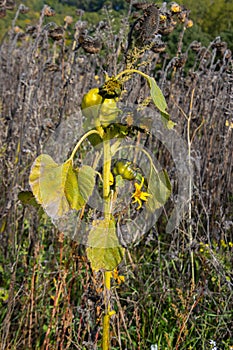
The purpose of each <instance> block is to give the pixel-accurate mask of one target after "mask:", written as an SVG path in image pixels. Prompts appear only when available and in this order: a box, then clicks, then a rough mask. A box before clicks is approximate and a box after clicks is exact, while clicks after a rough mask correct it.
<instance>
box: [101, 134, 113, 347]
mask: <svg viewBox="0 0 233 350" xmlns="http://www.w3.org/2000/svg"><path fill="white" fill-rule="evenodd" d="M103 140H104V142H103V150H104V164H103V197H104V218H105V220H106V221H107V220H109V221H110V217H111V210H110V209H111V201H110V172H111V148H110V139H109V137H108V132H107V134H106V135H105V137H104V139H103ZM111 275H112V272H111V271H105V272H104V290H105V295H104V302H105V314H104V319H103V340H102V350H109V347H110V309H111V306H110V297H109V296H110V288H111Z"/></svg>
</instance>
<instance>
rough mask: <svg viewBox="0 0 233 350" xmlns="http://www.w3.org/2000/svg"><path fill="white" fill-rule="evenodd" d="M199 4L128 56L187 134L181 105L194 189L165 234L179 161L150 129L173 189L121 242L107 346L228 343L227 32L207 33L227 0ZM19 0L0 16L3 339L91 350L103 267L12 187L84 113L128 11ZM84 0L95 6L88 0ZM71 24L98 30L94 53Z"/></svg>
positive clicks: (230, 82)
mask: <svg viewBox="0 0 233 350" xmlns="http://www.w3.org/2000/svg"><path fill="white" fill-rule="evenodd" d="M199 2H200V6H199V7H198V10H197V8H196V10H195V7H194V1H191V0H190V1H188V0H187V2H185V5H186V6H187V7H189V8H190V9H191V10H193V11H192V16H191V17H192V18H193V19H194V22H196V23H197V24H195V25H194V27H193V28H189V29H186V30H185V32H182V29H183V26H180V27H179V26H178V27H177V29H176V30H177V31H175V30H174V31H173V32H172V33H171V34H170V36H169V39H167V38H165V37H163V36H162V39H164V42H167V48H166V50H165V51H163V52H154V51H152V50H144V51H143V52H142V54H141V55H139V56H137V57H136V56H135V55H136V53H134V54H133V55H132V56H131V60H132V59H135V66H136V67H138V68H139V69H141V70H143V71H144V72H145V73H147V74H151V75H152V76H154V77H155V78H156V80H157V82H158V84H159V85H160V87H161V88H162V90H163V92H164V94H165V97H166V100H167V102H168V105H169V112H170V115H171V118H172V120H173V121H175V122H176V123H177V125H176V130H177V132H178V134H179V135H182V137H183V138H184V139H187V132H188V129H187V119H186V117H187V116H191V130H190V131H191V135H194V136H195V137H193V140H192V145H191V148H192V149H191V152H192V153H191V154H192V157H193V166H194V194H193V198H192V220H191V223H190V222H188V220H187V219H188V218H187V217H186V216H184V218H183V219H182V222H181V224H180V225H179V227H178V228H177V229H176V230H175V231H174V232H173V233H172V234H167V233H165V226H166V214H167V215H169V213H170V212H171V210H172V208H173V206H174V201H175V194H176V186H177V170H176V169H175V165H174V164H173V161H172V159H171V157H170V155H169V154H168V152H167V151H166V149H165V148H164V147H163V145H162V144H160V143H159V142H158V141H156V140H153V139H150V143H149V147H150V148H151V150H152V151H155V150H156V152H157V153H156V154H157V157H158V160H159V161H160V163H161V164H162V165H164V167H166V169H169V176H170V177H171V178H172V179H173V188H174V198H172V199H171V201H170V202H169V203H168V204H167V206H166V208H164V213H165V215H163V216H162V217H161V219H160V220H159V222H158V224H157V225H156V227H153V228H152V229H151V231H150V232H148V234H147V235H146V236H145V237H144V238H143V239H142V240H140V241H139V242H136V243H135V244H134V246H132V247H129V249H128V250H127V254H126V258H125V261H124V263H123V264H122V265H121V266H120V274H123V275H124V276H125V283H122V284H120V285H119V284H118V283H117V281H116V282H115V284H116V288H115V289H113V291H112V293H113V295H112V299H113V308H114V309H115V310H116V312H117V313H116V315H115V316H114V317H113V319H112V325H111V326H112V328H111V332H112V333H111V334H112V349H150V346H151V345H155V344H157V345H158V349H164V350H165V349H169V350H173V349H183V350H187V349H203V350H204V349H205V350H206V349H214V345H213V344H214V342H216V344H217V346H218V349H222V350H225V349H231V348H232V346H233V335H232V329H233V314H232V310H233V303H232V300H233V298H232V297H233V289H232V287H233V275H232V267H233V266H232V250H233V222H232V203H233V193H232V164H233V152H232V144H233V137H232V122H233V121H232V107H233V105H232V104H233V102H232V101H233V79H232V55H231V51H230V50H229V47H230V45H231V44H232V40H230V41H229V43H228V45H226V44H225V43H223V41H222V40H221V39H219V38H218V39H215V38H214V37H213V35H217V36H219V34H220V32H218V28H219V30H221V32H222V33H226V37H227V35H229V36H228V37H231V36H230V35H231V34H230V33H228V30H229V31H232V21H231V20H229V19H230V14H231V13H232V12H231V11H232V3H231V2H227V1H225V2H223V1H220V0H219V1H215V2H214V3H213V6H212V7H211V6H209V7H207V6H206V4H207V3H208V2H206V1H204V0H203V1H202V2H201V0H199ZM91 3H92V6H94V5H96V6H98V4H99V2H96V3H95V2H94V1H93V2H91ZM115 3H116V4H117V3H118V2H115ZM115 3H114V4H115ZM24 4H25V6H28V7H29V8H30V11H29V12H28V13H25V14H23V13H19V16H18V17H17V18H16V17H15V15H16V11H17V7H16V8H15V9H14V10H13V11H10V10H7V14H6V17H4V18H1V19H0V21H1V22H0V23H1V32H2V29H3V28H4V29H8V31H6V32H5V35H4V37H2V41H1V48H0V66H1V70H0V81H1V82H2V83H1V85H0V169H1V177H0V189H1V198H0V203H1V207H0V220H1V221H0V243H1V244H0V310H1V311H0V323H1V329H0V344H1V349H3V350H5V349H9V350H13V349H17V350H19V349H22V350H25V349H83V350H84V349H90V350H93V349H98V348H100V343H101V332H100V324H101V322H102V321H101V315H102V305H103V300H102V299H101V293H100V292H101V290H102V288H103V286H102V284H101V278H100V277H101V276H100V275H99V274H98V273H97V274H94V273H92V271H91V270H90V267H89V263H88V261H87V259H86V257H85V252H84V250H83V247H80V246H78V245H77V244H76V243H75V242H73V241H72V240H70V239H69V238H68V237H64V236H63V234H62V233H61V232H58V230H57V229H56V228H55V227H54V226H53V225H52V223H51V222H50V220H49V219H48V217H47V216H46V215H45V214H43V213H38V210H37V208H35V207H33V206H29V205H23V203H22V202H21V201H20V200H19V199H18V194H19V192H20V191H22V190H28V189H29V185H28V174H29V171H30V167H31V165H32V162H33V160H34V159H35V157H36V156H37V155H39V154H40V153H41V149H42V146H43V144H44V143H45V142H46V140H47V139H48V138H49V136H50V135H51V134H53V132H54V130H55V129H56V127H57V126H59V125H60V123H61V121H62V120H64V119H66V120H67V121H68V122H69V120H72V117H73V116H75V117H76V118H77V119H78V120H79V123H80V125H81V123H82V119H81V117H80V103H81V99H82V96H83V94H84V93H85V92H86V91H88V89H90V88H91V87H94V86H96V85H99V84H101V83H102V82H103V74H104V72H105V71H107V72H108V74H109V75H112V74H115V73H116V71H119V70H121V69H123V67H125V64H126V60H125V59H126V57H125V53H124V52H125V51H124V48H125V47H126V45H127V34H128V29H129V23H132V21H133V19H132V17H131V16H128V9H129V5H128V4H126V3H123V2H119V6H120V10H119V12H117V17H116V12H114V10H111V9H107V8H105V9H102V10H101V9H100V12H98V13H94V12H92V13H91V12H90V13H89V12H87V13H84V14H83V13H82V12H80V11H79V12H78V13H77V12H76V8H75V7H74V6H73V7H72V6H68V2H67V4H66V5H64V4H62V3H61V2H58V1H57V2H56V1H51V2H49V1H47V4H48V5H51V6H52V7H53V8H54V10H55V11H56V15H55V16H52V17H46V16H45V17H43V16H41V15H40V12H41V10H42V8H43V2H42V1H30V4H29V2H26V1H25V2H24ZM82 4H85V6H87V8H85V10H86V9H88V10H94V7H93V8H92V9H90V8H89V6H90V2H87V3H85V2H82ZM215 4H219V6H215ZM220 5H221V6H220ZM114 6H117V5H114ZM79 7H81V5H80V6H79ZM121 7H122V10H121ZM226 8H227V11H226ZM116 9H117V8H116V7H115V10H116ZM198 11H203V13H200V12H198ZM139 12H140V11H139ZM140 13H141V14H142V12H140ZM65 15H70V16H73V22H72V23H68V22H66V24H65V22H64V17H65ZM85 16H86V17H85ZM205 16H206V17H205ZM208 16H209V17H208ZM14 18H15V22H13V25H12V20H13V19H14ZM195 18H196V21H195ZM216 18H217V19H218V20H216ZM86 20H89V24H88V25H87V26H86V24H85V22H84V21H86ZM100 20H101V21H102V22H99V21H100ZM120 21H121V26H120V27H119V25H118V24H117V23H120ZM26 25H30V26H32V25H36V27H34V28H30V29H26ZM17 27H20V28H21V29H22V30H19V29H18V28H17ZM61 27H62V28H61ZM58 28H60V29H59V30H60V33H61V34H60V36H59V35H58V34H59V30H58ZM82 28H86V29H87V31H88V34H90V35H91V38H94V39H97V40H98V41H100V43H101V44H102V48H101V50H100V51H99V52H97V53H95V54H90V53H88V52H86V51H85V50H84V48H83V47H81V46H79V45H78V42H77V40H78V36H77V35H78V34H77V33H79V32H80V30H81V29H82ZM100 28H101V29H100ZM53 29H56V30H57V31H55V32H54V31H53ZM204 31H205V34H203V33H204ZM52 33H53V34H52ZM54 33H55V34H57V35H54ZM182 33H183V34H184V36H182V35H181V34H182ZM227 33H228V34H227ZM194 39H195V42H193V40H194ZM224 40H225V38H224ZM199 41H201V43H199ZM73 44H74V45H73ZM135 57H136V58H135ZM125 89H126V93H125V95H124V97H123V100H122V101H123V102H124V101H128V102H132V103H138V104H140V103H141V102H142V101H143V100H144V98H146V97H147V96H148V91H147V86H146V85H145V84H144V81H143V80H141V78H140V77H135V78H134V81H133V83H131V84H127V83H126V85H125ZM185 116H186V117H185ZM67 151H69V150H67ZM190 225H191V228H192V232H193V241H192V245H191V246H190V240H189V238H188V229H189V227H190ZM190 250H191V251H192V252H193V254H194V262H195V278H196V280H195V285H192V284H191V263H190ZM211 341H212V343H211ZM211 344H212V345H211Z"/></svg>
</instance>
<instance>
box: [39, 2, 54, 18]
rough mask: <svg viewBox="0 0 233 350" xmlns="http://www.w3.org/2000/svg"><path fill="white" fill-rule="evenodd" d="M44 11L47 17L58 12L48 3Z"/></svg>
mask: <svg viewBox="0 0 233 350" xmlns="http://www.w3.org/2000/svg"><path fill="white" fill-rule="evenodd" d="M42 11H43V12H44V15H45V16H46V17H52V16H55V15H56V12H55V11H54V10H53V9H52V8H51V7H50V6H48V5H45V6H44V8H43V10H42Z"/></svg>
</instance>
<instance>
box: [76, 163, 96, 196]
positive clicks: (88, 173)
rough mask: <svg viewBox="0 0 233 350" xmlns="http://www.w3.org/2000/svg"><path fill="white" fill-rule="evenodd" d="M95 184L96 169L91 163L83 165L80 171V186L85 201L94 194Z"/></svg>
mask: <svg viewBox="0 0 233 350" xmlns="http://www.w3.org/2000/svg"><path fill="white" fill-rule="evenodd" d="M94 186H95V170H94V169H93V168H92V167H90V166H89V165H83V166H82V167H81V168H80V169H79V172H78V187H79V190H80V194H81V196H82V198H83V199H84V201H85V202H87V201H88V199H89V197H90V196H91V195H92V192H93V189H94Z"/></svg>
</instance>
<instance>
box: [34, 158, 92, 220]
mask: <svg viewBox="0 0 233 350" xmlns="http://www.w3.org/2000/svg"><path fill="white" fill-rule="evenodd" d="M29 183H30V186H31V189H32V192H33V194H34V196H35V198H36V200H37V202H38V203H39V204H41V205H42V206H43V208H44V210H45V212H46V213H47V214H48V215H49V216H50V217H51V218H52V219H57V218H59V217H61V216H63V215H64V214H66V213H67V212H68V211H69V210H70V209H76V210H78V209H80V208H81V207H82V206H83V205H84V203H85V201H84V199H83V198H82V196H81V194H80V192H79V188H78V180H77V176H76V172H75V171H74V170H73V167H72V161H71V160H68V161H66V162H65V163H63V164H61V165H58V164H57V163H56V162H55V161H54V160H53V159H52V158H51V157H50V156H49V155H47V154H41V155H40V156H39V157H37V158H36V160H35V162H34V163H33V166H32V169H31V173H30V176H29Z"/></svg>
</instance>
